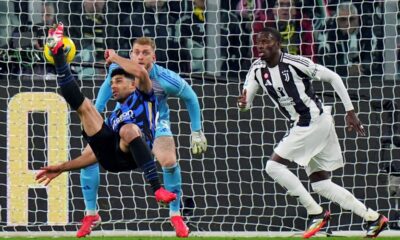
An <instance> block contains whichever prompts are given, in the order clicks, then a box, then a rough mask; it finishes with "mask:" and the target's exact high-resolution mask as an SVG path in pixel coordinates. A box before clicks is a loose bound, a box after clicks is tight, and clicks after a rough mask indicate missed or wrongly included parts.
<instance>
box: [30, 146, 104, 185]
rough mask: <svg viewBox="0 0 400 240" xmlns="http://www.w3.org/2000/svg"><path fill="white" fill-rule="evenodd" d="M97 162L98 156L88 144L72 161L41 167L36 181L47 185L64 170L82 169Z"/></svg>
mask: <svg viewBox="0 0 400 240" xmlns="http://www.w3.org/2000/svg"><path fill="white" fill-rule="evenodd" d="M96 162H97V159H96V156H95V155H94V153H93V151H92V148H91V147H90V146H89V145H88V146H86V148H85V149H84V150H83V152H82V154H81V155H80V156H79V157H77V158H75V159H73V160H71V161H68V162H63V163H60V164H57V165H51V166H47V167H42V168H40V172H39V173H38V174H37V175H36V181H38V182H39V183H44V185H45V186H47V185H48V184H49V183H50V182H51V181H52V180H53V179H54V178H56V177H58V176H59V175H60V174H61V173H63V172H67V171H72V170H76V169H81V168H84V167H87V166H89V165H92V164H94V163H96Z"/></svg>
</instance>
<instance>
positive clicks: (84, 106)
mask: <svg viewBox="0 0 400 240" xmlns="http://www.w3.org/2000/svg"><path fill="white" fill-rule="evenodd" d="M63 29H64V28H63V25H62V24H58V25H57V26H56V27H55V28H54V29H51V30H50V31H49V37H48V43H47V44H48V46H49V48H50V49H51V52H52V55H53V57H54V60H55V67H56V72H57V82H58V85H59V87H60V89H61V93H62V95H63V97H64V98H65V100H66V101H67V103H68V104H69V105H70V106H71V108H73V109H74V110H76V112H77V113H78V116H79V119H80V120H81V123H82V126H83V135H84V137H85V139H86V140H87V142H88V146H87V147H86V148H85V150H84V151H83V152H82V155H81V156H79V157H77V158H76V159H73V160H71V161H68V162H64V163H61V164H58V165H54V166H47V167H43V168H42V171H40V172H39V173H38V174H37V176H36V179H37V180H38V181H39V182H44V183H45V185H47V184H49V183H50V182H51V180H52V179H54V178H56V177H57V176H59V175H60V174H61V173H62V172H64V171H71V170H74V169H80V168H83V167H86V166H89V165H92V164H95V163H97V162H99V163H100V165H102V166H103V167H104V169H106V170H108V171H112V172H121V171H131V170H134V169H137V168H141V170H142V171H143V173H144V177H145V179H146V180H147V181H148V182H149V183H150V185H151V187H152V189H153V191H154V194H155V197H156V200H157V202H161V203H169V202H171V201H174V200H175V199H176V194H175V193H172V192H169V191H167V190H165V189H164V188H163V187H162V186H161V183H160V181H159V178H158V173H157V168H156V165H155V162H154V158H153V156H152V153H151V150H150V148H151V147H152V142H153V139H154V132H155V117H154V115H155V113H156V111H157V110H156V106H157V105H156V97H155V95H154V91H153V88H152V82H151V81H150V78H149V76H148V73H147V71H146V70H145V69H144V68H143V67H142V66H140V65H139V64H137V63H135V62H131V61H130V60H128V59H121V62H120V64H121V65H126V64H130V65H131V67H130V68H129V70H124V69H122V68H118V69H115V70H114V71H113V74H112V75H111V88H112V92H113V97H114V99H115V100H116V101H118V102H119V103H120V106H119V108H118V109H116V110H115V111H114V112H113V113H112V114H111V116H110V118H108V119H107V120H106V121H105V122H104V121H103V119H102V117H101V116H100V114H99V112H98V111H97V110H96V108H95V106H93V104H92V103H91V101H90V100H89V99H87V98H85V96H84V95H83V94H82V92H81V91H80V89H79V86H78V85H77V83H76V81H75V80H74V77H73V75H72V74H71V70H70V68H69V65H68V64H67V63H66V60H65V55H64V50H63V45H62V40H61V39H62V38H63ZM135 78H136V79H135ZM90 227H91V228H92V227H94V226H90ZM78 237H80V236H78Z"/></svg>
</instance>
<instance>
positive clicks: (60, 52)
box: [46, 23, 103, 136]
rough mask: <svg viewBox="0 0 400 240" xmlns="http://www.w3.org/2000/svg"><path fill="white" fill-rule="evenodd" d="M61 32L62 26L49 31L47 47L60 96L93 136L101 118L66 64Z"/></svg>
mask: <svg viewBox="0 0 400 240" xmlns="http://www.w3.org/2000/svg"><path fill="white" fill-rule="evenodd" d="M63 31H64V25H63V24H62V23H60V24H58V25H57V26H56V27H55V28H53V29H50V30H49V36H48V38H47V43H46V44H47V46H48V47H49V48H50V50H51V52H52V55H53V58H54V63H55V67H56V72H57V83H58V86H59V87H60V89H61V94H62V95H63V97H64V98H65V100H66V101H67V103H68V104H69V105H70V106H71V108H72V109H74V110H76V111H77V113H78V115H79V118H80V120H81V122H82V125H83V129H84V130H85V132H86V133H87V135H88V136H93V135H94V134H95V133H97V132H98V131H100V129H101V126H102V125H103V118H102V117H101V116H100V114H99V113H98V111H97V110H96V108H95V107H94V106H93V104H92V103H91V101H90V100H89V99H87V98H85V96H84V95H83V94H82V92H81V91H80V88H79V86H78V84H77V83H76V81H75V79H74V76H73V75H72V73H71V70H70V67H69V65H68V64H67V62H66V59H65V54H64V49H63V43H62V38H63Z"/></svg>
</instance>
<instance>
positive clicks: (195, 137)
mask: <svg viewBox="0 0 400 240" xmlns="http://www.w3.org/2000/svg"><path fill="white" fill-rule="evenodd" d="M155 48H156V46H155V43H154V41H153V40H152V39H151V38H148V37H141V38H137V39H136V40H135V41H134V42H133V45H132V51H131V60H134V61H137V62H138V63H139V64H140V65H142V66H143V67H144V68H145V69H146V70H147V71H148V73H149V77H150V80H151V81H152V83H153V88H154V91H155V95H156V97H157V100H158V113H159V115H158V120H157V124H156V132H155V140H154V148H153V153H154V155H155V157H156V159H157V161H158V162H159V163H160V165H161V167H162V170H163V178H164V186H165V188H166V189H167V190H168V191H171V192H174V193H176V194H177V200H176V201H173V202H172V203H171V204H170V205H169V208H170V216H171V224H172V226H173V227H174V229H175V232H176V236H178V237H188V236H189V228H188V227H187V226H186V224H185V222H184V220H183V217H182V216H181V213H180V198H181V195H182V190H181V188H182V187H181V185H182V178H181V169H180V166H179V163H178V161H177V157H176V147H175V142H174V138H173V134H172V131H171V126H170V125H171V123H170V117H169V113H170V110H169V106H168V103H167V100H168V97H170V96H171V97H177V98H179V99H180V100H183V101H184V103H185V105H186V108H187V110H188V113H189V116H190V120H191V130H192V135H191V147H192V152H193V154H201V153H203V152H205V151H206V149H207V140H206V138H205V136H204V133H203V131H202V129H201V112H200V105H199V102H198V99H197V95H196V93H195V92H194V91H193V89H192V88H191V87H190V85H189V84H188V83H187V82H186V81H185V80H184V79H182V78H181V77H180V76H179V75H178V74H176V73H175V72H173V71H171V70H168V69H166V68H163V67H161V66H159V65H157V64H156V63H155ZM108 54H109V55H110V56H109V59H112V60H118V59H122V58H121V57H120V56H118V55H117V54H116V53H115V51H113V50H109V51H108ZM117 66H118V65H115V64H111V65H110V69H109V72H108V76H107V78H106V80H105V81H104V83H103V84H102V86H101V87H100V91H99V94H98V97H97V100H96V106H97V107H98V109H99V111H103V109H104V108H105V105H106V104H107V102H108V100H109V99H110V97H111V96H112V92H111V87H110V81H109V80H107V79H109V75H110V74H112V73H113V71H114V70H113V69H114V68H115V67H117ZM123 67H126V68H130V67H131V66H130V65H129V64H127V65H125V66H123ZM98 175H99V167H98V165H96V164H94V165H92V166H89V167H87V168H85V169H82V171H81V184H82V192H83V196H84V199H85V204H86V208H87V209H88V208H89V207H91V209H90V210H92V211H90V212H89V211H86V212H87V214H86V216H85V218H84V219H83V224H82V226H81V228H80V229H79V231H78V233H79V232H82V233H86V234H89V233H90V231H91V228H88V227H87V226H90V225H91V224H90V222H92V221H94V219H96V218H97V216H98V214H97V212H96V209H95V206H96V200H97V189H98V187H99V185H98V181H96V179H97V178H98ZM86 189H89V190H86ZM87 203H89V204H87ZM89 205H90V206H89ZM90 213H91V214H90Z"/></svg>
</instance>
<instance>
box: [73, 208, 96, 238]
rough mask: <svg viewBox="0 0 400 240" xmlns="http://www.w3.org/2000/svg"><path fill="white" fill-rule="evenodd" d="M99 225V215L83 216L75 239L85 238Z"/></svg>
mask: <svg viewBox="0 0 400 240" xmlns="http://www.w3.org/2000/svg"><path fill="white" fill-rule="evenodd" d="M100 223H101V218H100V215H99V214H96V215H93V216H88V215H87V216H85V217H84V218H83V219H82V226H81V228H79V230H78V232H77V233H76V237H78V238H81V237H86V236H87V235H89V234H90V233H91V232H92V230H93V229H94V228H96V227H97V226H99V225H100Z"/></svg>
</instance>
